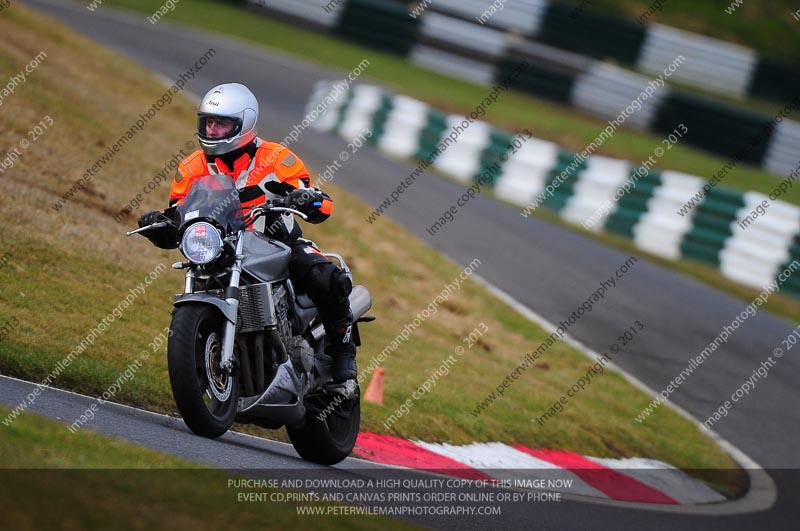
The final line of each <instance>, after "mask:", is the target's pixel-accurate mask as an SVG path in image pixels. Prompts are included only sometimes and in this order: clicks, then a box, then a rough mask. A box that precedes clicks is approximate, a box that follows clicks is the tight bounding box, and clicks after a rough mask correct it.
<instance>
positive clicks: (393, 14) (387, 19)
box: [335, 0, 421, 56]
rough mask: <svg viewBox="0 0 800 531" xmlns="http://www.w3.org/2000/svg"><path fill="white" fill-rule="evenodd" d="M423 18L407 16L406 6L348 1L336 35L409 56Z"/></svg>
mask: <svg viewBox="0 0 800 531" xmlns="http://www.w3.org/2000/svg"><path fill="white" fill-rule="evenodd" d="M420 21H421V19H420V18H419V17H417V18H413V17H410V16H409V15H408V11H407V9H406V6H404V5H402V4H399V3H392V2H378V1H373V0H349V1H348V3H347V4H346V5H345V8H344V10H343V12H342V15H341V17H340V18H339V23H338V25H337V27H336V30H335V31H336V33H338V34H339V35H342V36H344V37H346V38H348V39H351V40H354V41H357V42H359V43H362V44H366V45H368V46H372V47H376V48H380V49H382V50H386V51H389V52H393V53H397V54H399V55H403V56H406V55H408V52H409V50H410V49H411V47H412V46H413V44H414V43H415V42H416V38H417V31H418V28H419V24H420Z"/></svg>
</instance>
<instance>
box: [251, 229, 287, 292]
mask: <svg viewBox="0 0 800 531" xmlns="http://www.w3.org/2000/svg"><path fill="white" fill-rule="evenodd" d="M243 252H244V255H245V256H246V258H245V259H244V261H243V262H242V269H244V271H246V272H247V273H249V274H250V275H252V276H254V277H255V278H257V279H259V280H260V281H262V282H274V281H276V280H283V279H286V278H289V259H290V258H291V256H292V250H291V249H289V246H288V245H284V244H283V243H281V242H279V241H276V240H270V239H269V238H268V237H267V236H265V235H263V234H261V233H259V232H256V231H252V230H248V231H245V233H244V242H243Z"/></svg>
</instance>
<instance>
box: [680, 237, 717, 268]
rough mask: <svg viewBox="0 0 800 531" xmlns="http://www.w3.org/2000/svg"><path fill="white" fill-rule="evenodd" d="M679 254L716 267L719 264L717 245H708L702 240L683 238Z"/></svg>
mask: <svg viewBox="0 0 800 531" xmlns="http://www.w3.org/2000/svg"><path fill="white" fill-rule="evenodd" d="M681 254H682V255H683V256H685V257H687V258H693V259H695V260H699V261H701V262H706V263H709V264H711V265H714V266H716V267H719V265H720V259H719V249H718V248H717V247H715V246H714V247H709V246H707V245H704V244H703V243H702V242H696V241H694V240H692V239H689V238H684V240H683V243H681Z"/></svg>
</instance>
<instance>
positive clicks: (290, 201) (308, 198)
mask: <svg viewBox="0 0 800 531" xmlns="http://www.w3.org/2000/svg"><path fill="white" fill-rule="evenodd" d="M325 196H326V194H324V193H323V192H320V191H319V190H317V189H316V188H301V189H298V190H292V191H291V192H290V193H289V195H288V196H286V197H287V199H286V205H287V206H288V207H289V208H294V209H295V210H299V211H300V212H302V213H303V214H311V213H313V212H314V211H316V210H317V209H318V208H319V207H320V206H322V201H323V200H324V199H325Z"/></svg>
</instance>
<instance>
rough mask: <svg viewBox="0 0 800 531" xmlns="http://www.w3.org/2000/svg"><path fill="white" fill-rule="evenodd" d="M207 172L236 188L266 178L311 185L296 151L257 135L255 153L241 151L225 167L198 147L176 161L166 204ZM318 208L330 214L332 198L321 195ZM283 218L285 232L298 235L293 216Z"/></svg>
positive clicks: (258, 201)
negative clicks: (177, 164) (224, 177)
mask: <svg viewBox="0 0 800 531" xmlns="http://www.w3.org/2000/svg"><path fill="white" fill-rule="evenodd" d="M210 174H224V175H227V176H229V177H230V178H231V179H232V180H233V181H234V182H235V183H236V188H238V189H239V190H242V189H244V188H247V187H251V186H258V185H259V184H262V183H263V182H269V181H278V182H282V183H286V184H289V185H291V186H293V187H295V188H309V187H310V186H311V177H310V175H309V172H308V169H306V166H305V164H303V161H301V160H300V158H299V157H298V156H297V155H295V154H294V153H293V152H292V151H291V150H290V149H289V148H287V147H284V146H282V145H281V144H278V143H276V142H267V141H265V140H262V139H260V138H257V139H256V152H255V156H254V157H253V158H252V159H251V157H250V155H249V154H248V153H243V154H242V155H241V156H240V157H239V158H238V159H236V160H235V161H234V163H233V168H228V167H227V166H226V164H225V163H224V162H223V161H222V160H220V159H216V162H214V163H209V162H208V159H207V158H206V155H205V153H203V151H202V150H199V149H198V150H197V151H195V152H193V153H191V154H190V155H189V156H188V157H186V158H185V159H184V160H183V161H182V162H181V163H180V165H179V166H178V172H177V174H176V175H175V179H174V180H173V181H172V189H171V190H170V194H169V204H170V206H172V205H175V204H179V203H180V202H181V201H182V200H183V198H184V197H186V194H187V193H188V192H189V189H190V188H191V186H192V184H193V183H194V181H195V180H196V179H198V178H199V177H204V176H206V175H210ZM263 202H264V196H263V195H261V196H259V197H257V198H255V199H252V200H249V201H246V202H243V203H242V205H243V206H245V207H247V206H249V205H257V204H261V203H263ZM319 211H320V212H321V213H322V214H324V215H325V216H324V218H327V217H328V216H330V215H331V213H332V211H333V201H331V200H329V199H325V200H324V201H323V203H322V205H321V206H320V207H319ZM284 221H285V222H286V225H287V226H286V230H287V231H288V233H289V234H292V235H293V236H296V235H298V234H297V233H298V232H299V230H298V229H299V227H298V228H297V229H295V227H294V218H292V217H291V215H287V216H285V217H284ZM256 228H258V226H256Z"/></svg>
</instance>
